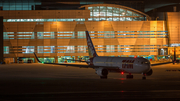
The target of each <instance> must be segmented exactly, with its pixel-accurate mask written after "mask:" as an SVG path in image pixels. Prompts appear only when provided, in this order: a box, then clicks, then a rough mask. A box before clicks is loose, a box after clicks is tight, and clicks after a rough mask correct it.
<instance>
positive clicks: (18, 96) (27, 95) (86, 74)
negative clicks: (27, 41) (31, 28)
mask: <svg viewBox="0 0 180 101" xmlns="http://www.w3.org/2000/svg"><path fill="white" fill-rule="evenodd" d="M152 69H153V71H154V72H153V75H152V76H149V77H147V79H146V80H142V79H141V78H142V75H139V74H135V75H134V79H126V74H123V75H121V74H118V73H110V74H109V77H108V79H107V80H104V79H103V80H101V79H99V76H98V75H96V74H95V70H94V69H85V68H83V69H81V68H77V67H65V66H56V65H55V66H52V65H47V64H12V65H0V85H1V86H0V100H1V101H3V100H29V101H32V100H34V99H35V100H52V99H57V100H69V101H70V100H71V101H72V100H74V99H77V100H78V101H81V100H83V101H84V100H86V101H87V100H105V101H108V100H119V99H120V100H130V101H131V100H135V101H136V100H138V101H139V100H146V101H147V100H163V101H164V100H178V101H179V100H180V72H179V71H178V70H180V64H176V65H173V64H165V65H161V66H154V67H152ZM167 70H171V71H167ZM174 70H176V71H174Z"/></svg>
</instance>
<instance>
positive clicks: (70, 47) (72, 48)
mask: <svg viewBox="0 0 180 101" xmlns="http://www.w3.org/2000/svg"><path fill="white" fill-rule="evenodd" d="M66 47H67V49H66V53H75V49H74V46H66Z"/></svg>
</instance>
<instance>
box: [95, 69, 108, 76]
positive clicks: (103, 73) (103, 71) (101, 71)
mask: <svg viewBox="0 0 180 101" xmlns="http://www.w3.org/2000/svg"><path fill="white" fill-rule="evenodd" d="M95 70H96V74H97V75H99V76H101V77H102V76H107V75H108V70H107V69H104V68H97V69H95Z"/></svg>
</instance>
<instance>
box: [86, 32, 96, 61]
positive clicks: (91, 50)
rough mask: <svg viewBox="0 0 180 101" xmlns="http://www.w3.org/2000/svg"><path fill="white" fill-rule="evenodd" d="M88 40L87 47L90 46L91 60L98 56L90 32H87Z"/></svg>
mask: <svg viewBox="0 0 180 101" xmlns="http://www.w3.org/2000/svg"><path fill="white" fill-rule="evenodd" d="M86 40H87V45H88V53H89V58H93V57H96V56H98V55H97V53H96V50H95V48H94V45H93V43H92V40H91V37H90V35H89V32H88V31H86Z"/></svg>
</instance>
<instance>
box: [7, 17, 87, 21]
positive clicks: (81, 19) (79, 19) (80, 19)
mask: <svg viewBox="0 0 180 101" xmlns="http://www.w3.org/2000/svg"><path fill="white" fill-rule="evenodd" d="M53 21H85V19H83V18H78V19H3V22H53Z"/></svg>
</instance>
